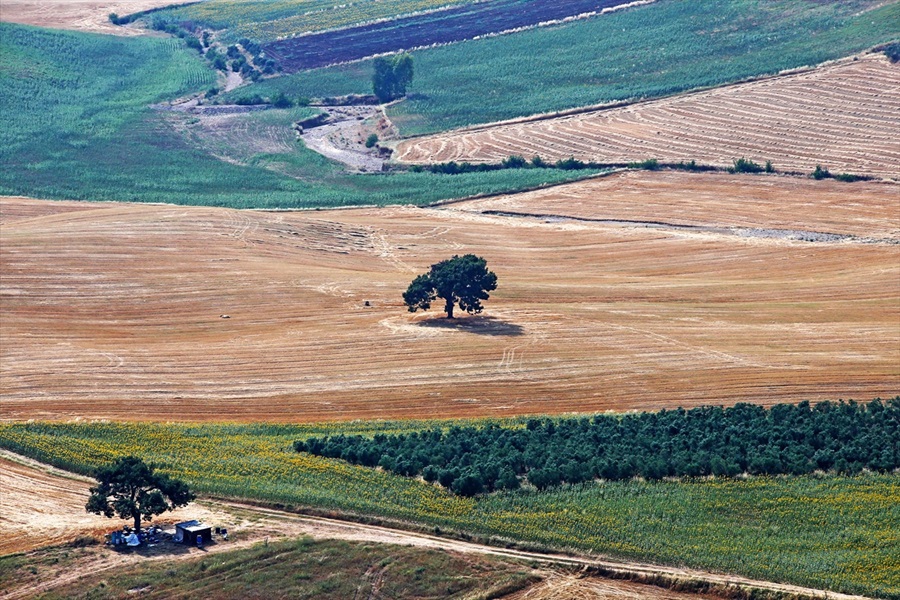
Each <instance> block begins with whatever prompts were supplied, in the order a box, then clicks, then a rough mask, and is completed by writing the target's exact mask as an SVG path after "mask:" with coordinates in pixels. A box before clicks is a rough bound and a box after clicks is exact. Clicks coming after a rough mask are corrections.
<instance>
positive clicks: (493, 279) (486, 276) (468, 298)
mask: <svg viewBox="0 0 900 600" xmlns="http://www.w3.org/2000/svg"><path fill="white" fill-rule="evenodd" d="M495 289H497V276H496V275H495V274H494V273H493V272H491V271H489V270H488V268H487V261H485V260H484V259H483V258H480V257H478V256H475V255H474V254H466V255H464V256H456V255H454V256H453V258H449V259H447V260H442V261H441V262H439V263H435V264H433V265H431V270H430V271H429V272H428V273H425V274H423V275H419V276H418V277H416V278H415V279H413V281H412V283H410V284H409V287H408V288H407V289H406V292H405V293H404V294H403V302H404V303H406V306H407V308H408V309H409V312H416V311H417V310H419V309H421V310H428V309H429V308H431V303H432V302H433V301H434V300H435V299H436V298H442V299H443V300H444V311H445V312H446V313H447V318H448V319H452V318H453V309H454V307H455V306H457V305H458V306H459V308H460V309H461V310H464V311H466V312H467V313H469V314H477V313H480V312H481V311H482V310H483V309H484V307H483V306H482V305H481V301H482V300H487V299H488V298H490V294H488V292H491V291H493V290H495Z"/></svg>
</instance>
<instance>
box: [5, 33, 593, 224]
mask: <svg viewBox="0 0 900 600" xmlns="http://www.w3.org/2000/svg"><path fill="white" fill-rule="evenodd" d="M214 78H215V74H214V72H213V71H212V70H210V69H209V68H208V67H207V66H206V65H205V64H204V63H203V62H202V61H201V60H200V59H199V57H198V55H197V54H196V52H194V51H192V50H189V49H187V48H185V47H184V45H183V43H182V42H181V41H180V40H176V39H160V38H149V37H148V38H143V37H141V38H133V37H132V38H119V37H112V36H99V35H88V34H79V33H70V32H62V31H51V30H42V29H37V28H32V27H25V26H19V25H9V24H0V162H2V164H3V169H2V171H0V194H14V195H27V196H34V197H38V198H65V199H77V200H128V201H137V202H171V203H178V204H198V205H213V206H231V207H237V208H251V207H266V208H292V207H313V206H323V207H327V206H342V205H358V204H379V205H381V204H392V203H411V204H424V203H429V202H434V201H437V200H442V199H446V198H458V197H464V196H469V195H474V194H484V193H496V192H502V191H513V190H519V189H526V188H530V187H534V186H538V185H541V184H544V183H549V182H559V181H569V180H572V179H577V178H580V177H584V176H586V175H588V174H589V173H587V172H585V171H582V172H562V171H554V170H546V169H535V170H506V171H496V172H490V173H469V174H465V175H453V176H448V175H436V174H431V173H398V174H370V175H354V174H348V173H346V172H344V171H343V170H342V169H341V168H340V167H339V166H338V165H336V164H335V163H333V162H331V161H329V160H327V159H325V158H323V157H322V156H320V155H319V154H316V153H314V152H312V151H309V150H307V149H306V148H305V147H303V146H302V145H299V144H298V145H297V146H296V148H295V149H293V150H292V151H290V152H285V153H281V154H275V155H272V154H259V155H253V156H245V157H243V158H244V159H245V160H243V161H242V162H241V164H239V165H235V164H230V163H227V162H224V161H222V160H219V159H217V158H216V157H215V156H213V155H212V154H210V153H209V152H207V151H204V149H203V148H201V147H199V146H198V145H196V144H194V143H192V141H191V138H190V136H189V135H185V134H183V133H181V132H179V131H178V130H177V129H176V128H175V127H173V126H172V124H171V122H170V121H171V120H172V119H176V120H177V119H179V118H180V117H177V116H173V115H172V114H171V113H165V112H161V111H156V110H153V109H150V108H148V106H149V105H150V104H152V103H155V102H160V101H163V100H168V99H172V98H176V97H179V96H182V95H184V94H186V93H188V92H190V91H193V90H198V89H203V88H204V87H208V86H209V85H210V84H211V83H212V82H213V81H214ZM252 118H253V119H263V120H265V119H269V120H272V119H275V120H278V119H281V120H283V124H284V127H286V128H289V127H290V121H291V114H290V113H288V111H272V113H271V114H261V115H259V116H254V117H252ZM284 165H287V166H286V167H284ZM266 167H273V168H274V169H276V170H277V171H278V172H276V171H274V170H272V169H269V168H266ZM284 173H288V174H289V175H290V176H286V175H285V174H284Z"/></svg>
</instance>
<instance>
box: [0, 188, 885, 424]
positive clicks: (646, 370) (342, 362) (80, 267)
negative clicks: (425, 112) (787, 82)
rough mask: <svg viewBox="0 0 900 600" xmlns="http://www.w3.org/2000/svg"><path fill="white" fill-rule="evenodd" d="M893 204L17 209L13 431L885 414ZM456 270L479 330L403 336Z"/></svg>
mask: <svg viewBox="0 0 900 600" xmlns="http://www.w3.org/2000/svg"><path fill="white" fill-rule="evenodd" d="M773 182H774V183H773ZM573 198H574V199H573ZM841 198H843V202H841ZM896 198H897V188H896V186H895V185H892V184H853V185H848V184H842V183H839V182H834V181H826V182H814V181H810V180H802V179H790V178H760V177H731V176H724V175H704V176H701V177H692V176H690V175H685V174H673V173H658V174H628V175H617V176H613V177H610V178H606V179H602V180H599V181H596V182H585V183H580V184H573V185H570V186H561V187H557V188H553V189H552V190H548V191H544V192H535V193H533V194H530V195H523V196H514V197H498V198H495V199H486V200H480V201H475V202H472V203H462V204H456V205H452V207H445V208H442V209H425V210H423V209H416V208H401V207H394V208H385V209H361V210H352V211H347V210H343V211H331V212H329V211H315V212H305V213H267V212H255V211H235V210H227V209H216V208H191V207H177V206H150V205H129V204H90V203H69V202H41V201H34V200H24V199H4V200H2V201H0V209H2V210H0V214H2V217H0V218H2V229H0V243H2V247H3V252H2V254H0V269H2V280H0V296H2V305H0V337H2V344H0V361H2V364H3V369H2V371H0V390H2V393H3V398H4V400H3V408H4V412H3V418H4V419H7V420H26V419H62V420H65V419H71V418H110V419H118V420H163V421H166V420H179V421H204V420H216V421H222V420H234V421H259V420H265V421H292V422H297V421H307V422H309V421H323V420H345V419H357V418H359V419H373V418H381V419H384V418H415V417H470V416H491V415H497V416H503V415H516V414H535V413H541V414H558V413H564V412H600V411H605V410H617V411H621V410H633V409H659V408H663V407H677V406H685V407H690V406H697V405H703V404H732V403H735V402H742V401H750V402H758V403H761V404H772V403H775V402H782V401H800V400H810V401H818V400H826V399H828V400H834V399H837V398H854V399H857V400H868V399H871V398H874V397H876V396H880V397H892V396H894V395H896V394H897V393H898V391H900V373H898V371H897V365H898V364H900V330H898V328H897V322H898V320H900V305H898V298H900V260H898V256H900V244H897V243H893V241H896V240H897V239H898V237H900V236H898V222H900V215H898V209H900V207H898V204H897V202H896ZM489 207H490V208H491V209H497V208H498V207H501V208H503V207H506V209H507V210H513V209H512V208H510V207H518V208H517V209H515V210H519V211H521V212H530V213H541V212H546V213H552V214H569V215H571V216H576V217H577V216H587V217H591V216H593V217H596V216H602V217H603V218H613V219H616V218H621V219H633V220H643V219H646V220H652V221H662V222H675V223H679V222H684V223H688V224H708V225H716V226H731V225H735V226H741V227H745V228H746V227H750V228H752V227H758V228H786V229H792V230H806V229H809V230H812V231H824V232H831V233H838V234H851V235H854V236H858V237H859V238H860V239H858V240H856V241H841V242H802V241H795V240H790V239H781V238H779V237H765V236H751V237H742V236H736V235H729V234H724V233H723V234H717V233H710V232H706V231H698V232H693V231H684V230H677V229H665V228H663V229H659V228H656V229H650V228H642V227H637V226H622V225H612V224H606V223H591V222H575V221H559V220H557V219H555V218H546V219H535V218H518V217H504V216H496V215H485V214H482V212H483V211H484V210H488V208H489ZM567 211H568V212H567ZM867 237H872V238H878V239H880V240H882V241H881V242H878V243H866V238H867ZM892 240H893V241H892ZM466 252H473V253H476V254H478V255H482V256H484V257H486V259H487V260H488V263H489V265H490V266H491V267H492V268H493V269H494V270H495V271H496V273H497V274H498V277H499V281H500V286H499V288H498V290H497V291H496V292H495V293H494V294H492V298H491V300H490V301H489V302H488V303H487V311H486V313H485V314H484V315H482V316H478V317H464V318H460V319H456V320H454V321H452V322H448V321H447V320H446V319H443V318H440V314H439V313H438V314H435V311H432V312H431V313H427V314H422V313H418V314H415V315H412V314H409V313H408V312H406V310H405V307H404V306H403V304H402V301H401V298H400V295H401V293H402V291H403V290H404V289H405V288H406V286H407V285H408V284H409V282H410V280H411V279H412V277H413V276H414V275H415V274H416V273H420V272H423V271H425V270H426V269H427V267H428V266H429V265H430V264H432V263H433V262H435V261H437V260H440V259H444V258H447V257H448V256H451V255H453V254H463V253H466ZM367 302H368V305H366V303H367Z"/></svg>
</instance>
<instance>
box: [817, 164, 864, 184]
mask: <svg viewBox="0 0 900 600" xmlns="http://www.w3.org/2000/svg"><path fill="white" fill-rule="evenodd" d="M810 177H812V178H813V179H817V180H820V179H837V180H838V181H845V182H847V183H853V182H854V181H869V180H871V179H872V178H871V177H869V176H868V175H854V174H853V173H838V174H837V175H833V174H832V173H831V171H829V170H828V168H827V167H823V166H822V165H816V169H815V170H814V171H813V172H812V173H811V174H810Z"/></svg>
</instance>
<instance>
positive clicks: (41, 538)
mask: <svg viewBox="0 0 900 600" xmlns="http://www.w3.org/2000/svg"><path fill="white" fill-rule="evenodd" d="M0 467H2V469H0V474H2V475H5V474H6V473H7V472H14V473H15V478H16V485H15V486H11V487H4V488H3V489H4V494H3V495H2V496H0V499H2V508H3V512H2V513H0V514H2V518H0V536H2V537H3V538H6V537H7V536H10V535H12V536H14V537H15V539H16V540H17V542H16V546H15V550H14V549H12V548H13V547H12V546H2V547H0V555H4V554H7V553H9V552H12V551H26V550H32V551H33V550H34V549H37V548H40V547H42V546H46V545H50V544H59V543H61V542H64V541H66V539H67V537H66V536H67V535H68V536H72V535H74V534H81V535H85V534H87V535H98V533H99V532H101V531H102V530H104V529H105V530H112V529H115V528H116V527H117V526H119V525H120V524H121V521H119V520H116V519H113V520H110V519H105V518H102V517H94V516H92V515H88V517H89V518H93V519H95V520H99V521H103V522H104V523H105V527H97V526H96V525H94V524H93V523H89V522H87V521H85V520H84V513H82V512H79V511H78V508H80V506H82V505H83V502H84V500H80V498H86V497H87V488H88V486H89V480H85V479H84V478H79V477H77V476H72V475H71V474H67V473H65V472H62V471H59V470H57V469H53V468H52V467H48V466H47V465H42V464H41V463H37V462H35V461H31V460H30V459H26V458H24V457H20V456H18V455H15V454H12V453H9V452H6V451H0ZM35 494H40V495H41V504H40V506H39V507H33V505H34V500H35ZM75 500H79V502H80V504H79V503H77V502H75ZM48 514H53V515H55V519H54V520H53V522H51V520H50V519H49V518H48V517H47V515H48ZM183 518H199V519H203V520H204V521H206V522H207V523H209V524H216V525H226V526H227V527H228V530H229V534H230V536H231V538H232V540H231V541H229V542H221V541H220V542H218V543H213V544H211V545H207V546H206V547H205V548H204V549H202V550H201V549H197V548H188V547H184V546H178V547H177V548H176V549H174V550H173V548H172V547H170V546H169V547H167V545H166V544H162V545H160V546H159V547H157V548H143V549H141V550H140V551H125V552H114V551H111V550H109V549H107V548H105V547H103V546H94V547H90V546H89V547H87V548H82V549H80V556H79V558H78V560H77V562H76V563H75V564H72V563H71V562H69V563H66V564H61V565H59V566H58V567H56V568H54V567H53V566H52V565H43V564H42V566H41V569H40V574H39V575H36V576H34V577H29V576H27V575H24V576H23V577H21V578H17V579H16V580H15V581H4V582H3V587H4V592H3V594H4V595H3V597H4V598H7V599H9V600H12V599H17V598H30V597H34V596H36V595H38V594H41V593H45V592H47V591H50V590H53V589H54V588H56V587H59V586H61V585H65V584H68V583H71V582H73V581H76V580H78V579H80V578H82V577H91V576H96V575H97V574H98V573H103V572H105V571H110V570H112V569H118V570H122V569H123V568H127V566H128V565H130V564H135V563H140V562H143V561H147V560H185V559H191V558H199V557H200V556H203V555H207V554H209V553H217V552H226V551H228V550H236V549H239V548H243V547H247V546H250V545H252V544H255V543H258V542H261V541H263V540H268V539H269V538H272V539H273V540H274V539H279V538H296V537H301V536H305V535H308V536H312V537H314V538H319V539H343V540H351V541H360V542H369V543H379V544H398V545H406V546H418V547H421V548H431V549H436V550H443V551H447V552H456V553H462V554H483V555H491V556H497V557H502V558H507V559H514V560H525V561H528V562H529V563H530V564H533V565H540V566H539V567H536V572H537V573H538V574H540V575H541V576H542V577H543V578H544V581H543V582H541V583H538V584H536V585H534V586H532V587H530V588H527V589H526V590H522V591H520V592H517V593H516V594H513V595H511V596H509V598H510V599H511V600H512V599H515V600H544V599H549V598H554V599H555V600H579V599H582V598H592V599H598V600H632V599H637V598H650V599H653V600H691V599H693V600H704V599H707V598H710V596H705V595H696V594H685V593H678V592H673V591H669V590H665V589H661V588H658V587H654V586H649V585H642V584H637V583H631V582H628V581H620V580H613V579H604V578H598V577H589V576H585V573H582V574H580V575H572V574H570V573H565V572H559V571H557V570H555V568H558V567H568V568H569V570H570V571H571V568H572V567H577V568H583V567H592V566H593V567H597V566H600V567H603V568H607V569H611V570H613V571H615V572H618V573H620V574H623V575H624V574H631V575H635V576H642V575H653V574H662V575H666V576H669V577H673V578H677V579H679V580H681V581H688V580H693V581H708V582H712V583H714V584H717V585H737V586H743V587H753V588H761V589H769V590H780V591H788V592H794V593H802V594H804V595H806V596H807V597H811V598H832V599H835V600H860V597H857V596H847V595H842V594H835V593H832V592H828V593H826V592H822V591H818V590H812V589H807V588H800V587H796V586H791V585H784V584H777V583H771V582H765V581H755V580H749V579H746V578H742V577H735V576H730V575H722V574H713V573H706V572H703V571H695V570H691V569H683V568H677V567H661V566H657V565H649V564H644V563H633V562H618V561H609V560H605V559H602V558H597V557H586V556H582V557H579V556H563V555H554V554H543V553H539V552H523V551H517V550H509V549H504V548H498V547H493V546H485V545H482V544H475V543H471V542H463V541H457V540H451V539H445V538H439V537H434V536H430V535H425V534H419V533H411V532H406V531H401V530H396V529H390V528H386V527H379V526H373V525H363V524H359V523H350V522H344V521H339V520H335V519H325V518H320V517H306V516H299V515H296V514H292V513H286V512H282V511H277V510H272V509H264V508H259V507H255V506H249V505H244V504H239V503H234V502H222V501H216V502H210V501H205V502H202V504H198V503H194V504H192V505H190V506H188V507H186V508H183V509H180V510H179V511H178V512H177V513H167V514H166V515H165V519H164V522H165V523H171V522H176V521H178V520H181V519H183ZM157 522H159V520H157Z"/></svg>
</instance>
